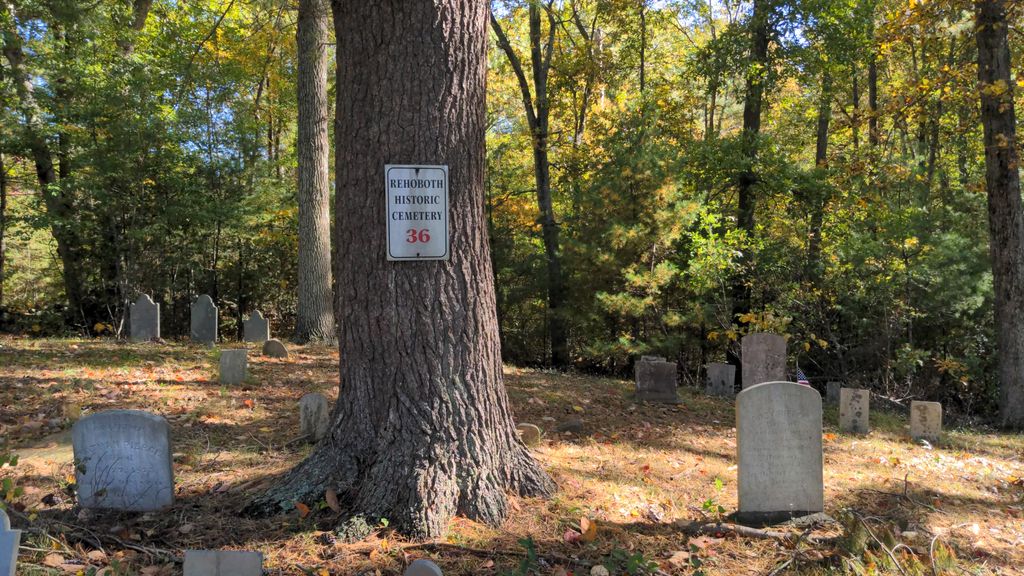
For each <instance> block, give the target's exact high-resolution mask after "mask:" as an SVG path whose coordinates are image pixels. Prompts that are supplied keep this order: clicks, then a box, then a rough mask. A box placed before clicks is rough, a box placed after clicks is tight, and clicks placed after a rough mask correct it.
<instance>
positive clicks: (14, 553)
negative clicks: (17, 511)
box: [0, 510, 21, 576]
mask: <svg viewBox="0 0 1024 576" xmlns="http://www.w3.org/2000/svg"><path fill="white" fill-rule="evenodd" d="M20 545H21V530H11V521H10V520H9V519H8V518H7V513H6V512H4V511H3V510H0V576H15V568H16V567H17V565H18V546H20Z"/></svg>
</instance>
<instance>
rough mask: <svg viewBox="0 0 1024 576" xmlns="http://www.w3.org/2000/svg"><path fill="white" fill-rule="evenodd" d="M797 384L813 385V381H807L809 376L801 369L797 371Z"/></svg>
mask: <svg viewBox="0 0 1024 576" xmlns="http://www.w3.org/2000/svg"><path fill="white" fill-rule="evenodd" d="M796 383H797V384H803V385H804V386H810V385H811V381H810V380H808V379H807V375H806V374H804V371H803V370H801V369H800V368H799V367H798V368H797V369H796Z"/></svg>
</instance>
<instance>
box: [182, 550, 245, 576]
mask: <svg viewBox="0 0 1024 576" xmlns="http://www.w3.org/2000/svg"><path fill="white" fill-rule="evenodd" d="M262 575H263V554H261V553H260V552H247V551H241V550H186V551H185V576H262Z"/></svg>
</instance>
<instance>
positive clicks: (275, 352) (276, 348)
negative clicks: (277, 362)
mask: <svg viewBox="0 0 1024 576" xmlns="http://www.w3.org/2000/svg"><path fill="white" fill-rule="evenodd" d="M263 355H264V356H268V357H270V358H287V357H288V349H287V348H285V347H284V344H282V343H281V341H280V340H275V339H273V338H272V339H270V340H267V341H266V342H264V343H263Z"/></svg>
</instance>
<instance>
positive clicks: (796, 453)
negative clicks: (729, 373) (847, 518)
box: [736, 382, 825, 523]
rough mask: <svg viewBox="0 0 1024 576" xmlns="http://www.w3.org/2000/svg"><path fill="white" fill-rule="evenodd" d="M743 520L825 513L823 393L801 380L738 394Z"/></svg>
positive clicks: (767, 384) (740, 515)
mask: <svg viewBox="0 0 1024 576" xmlns="http://www.w3.org/2000/svg"><path fill="white" fill-rule="evenodd" d="M736 452H737V464H738V465H739V471H738V473H737V483H738V486H737V488H738V492H739V512H738V514H737V517H738V519H739V520H740V522H751V523H771V522H777V521H781V520H786V519H789V518H796V517H799V516H806V515H808V514H814V513H818V512H822V511H823V510H824V507H825V489H824V486H825V485H824V477H823V471H822V466H823V456H822V447H821V395H820V394H818V391H817V390H815V389H814V388H811V387H809V386H803V385H801V384H797V383H795V382H765V383H761V384H757V385H754V386H751V387H749V388H747V389H746V390H743V391H742V392H740V393H739V394H738V395H737V396H736Z"/></svg>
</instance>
